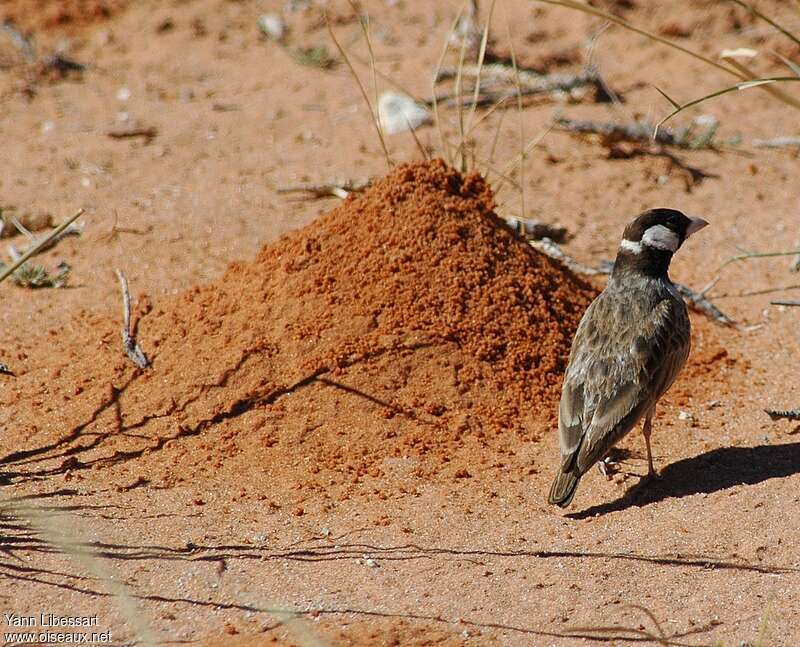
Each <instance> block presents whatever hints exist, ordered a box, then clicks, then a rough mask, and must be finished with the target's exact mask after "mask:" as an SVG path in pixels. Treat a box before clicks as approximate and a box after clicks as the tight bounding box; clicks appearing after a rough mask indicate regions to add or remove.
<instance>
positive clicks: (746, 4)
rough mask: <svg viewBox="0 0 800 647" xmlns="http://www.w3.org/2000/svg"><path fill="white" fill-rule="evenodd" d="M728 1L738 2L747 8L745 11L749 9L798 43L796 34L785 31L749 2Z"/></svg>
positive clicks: (730, 0) (741, 0) (731, 0)
mask: <svg viewBox="0 0 800 647" xmlns="http://www.w3.org/2000/svg"><path fill="white" fill-rule="evenodd" d="M728 1H729V2H733V3H734V4H738V5H739V6H740V7H742V8H744V9H747V11H749V12H750V13H751V14H753V15H754V16H756V17H757V18H761V20H763V21H764V22H766V23H769V24H770V25H771V26H772V27H774V28H775V29H777V30H778V31H779V32H781V33H782V34H783V35H784V36H786V37H787V38H789V39H791V40H793V41H794V42H795V44H796V45H800V39H798V38H797V36H795V35H794V34H792V33H791V32H790V31H787V30H786V29H784V28H783V27H781V26H780V25H779V24H778V23H776V22H775V21H774V20H772V19H771V18H768V17H767V16H765V15H764V14H763V13H761V12H760V11H759V10H758V9H756V8H755V7H754V6H753V5H751V4H750V3H749V2H744V1H743V0H728Z"/></svg>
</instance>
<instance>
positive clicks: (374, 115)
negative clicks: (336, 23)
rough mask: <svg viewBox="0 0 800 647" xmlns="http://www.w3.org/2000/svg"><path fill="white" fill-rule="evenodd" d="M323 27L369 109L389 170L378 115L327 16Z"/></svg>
mask: <svg viewBox="0 0 800 647" xmlns="http://www.w3.org/2000/svg"><path fill="white" fill-rule="evenodd" d="M325 25H326V26H327V27H328V33H329V34H330V36H331V40H332V41H333V43H334V45H336V49H338V50H339V54H341V56H342V59H343V60H344V62H345V63H346V64H347V67H348V69H349V70H350V74H352V76H353V79H355V82H356V85H357V86H358V89H359V90H360V91H361V96H362V97H363V98H364V102H365V103H366V104H367V108H368V109H369V112H370V115H371V117H372V124H373V125H374V126H375V132H376V133H378V139H379V140H380V142H381V148H382V149H383V155H384V157H385V158H386V165H387V166H388V167H389V168H392V166H393V162H392V158H391V156H390V155H389V149H388V148H387V147H386V140H385V139H384V137H383V129H382V128H381V124H380V121H379V120H378V114H377V113H376V112H375V110H374V109H373V107H372V103H371V102H370V100H369V96H368V95H367V90H366V88H364V84H363V83H361V79H359V78H358V74H356V70H355V68H354V67H353V64H352V63H351V62H350V59H349V58H348V57H347V54H346V53H345V51H344V48H343V47H342V46H341V44H339V41H338V40H337V39H336V35H335V34H334V33H333V27H332V26H331V21H330V19H329V18H328V16H327V14H326V15H325ZM373 68H374V63H373Z"/></svg>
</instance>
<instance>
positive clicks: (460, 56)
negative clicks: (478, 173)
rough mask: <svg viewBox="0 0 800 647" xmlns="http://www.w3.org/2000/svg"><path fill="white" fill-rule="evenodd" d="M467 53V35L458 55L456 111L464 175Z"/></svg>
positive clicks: (460, 156)
mask: <svg viewBox="0 0 800 647" xmlns="http://www.w3.org/2000/svg"><path fill="white" fill-rule="evenodd" d="M466 52H467V33H466V32H464V35H463V36H462V38H461V50H460V51H459V53H458V74H457V75H456V109H457V113H458V151H457V152H458V156H459V165H458V166H459V169H460V170H461V172H462V173H466V172H467V169H466V166H465V156H464V110H463V108H464V104H463V102H462V95H461V89H462V85H461V84H462V80H463V77H462V76H461V70H463V69H464V55H465V54H466Z"/></svg>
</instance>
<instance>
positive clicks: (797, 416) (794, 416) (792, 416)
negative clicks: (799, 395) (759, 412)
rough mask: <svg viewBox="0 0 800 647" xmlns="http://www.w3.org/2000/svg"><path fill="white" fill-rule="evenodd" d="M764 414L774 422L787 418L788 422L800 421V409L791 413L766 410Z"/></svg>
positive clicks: (779, 410)
mask: <svg viewBox="0 0 800 647" xmlns="http://www.w3.org/2000/svg"><path fill="white" fill-rule="evenodd" d="M764 413H766V414H767V415H768V416H769V417H770V418H772V419H773V420H780V419H782V418H785V419H786V420H800V407H798V408H797V409H792V410H791V411H783V410H781V409H764Z"/></svg>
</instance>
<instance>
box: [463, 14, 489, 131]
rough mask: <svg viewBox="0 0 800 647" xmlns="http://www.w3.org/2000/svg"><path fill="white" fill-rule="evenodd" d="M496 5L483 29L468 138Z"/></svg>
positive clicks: (468, 124) (476, 105)
mask: <svg viewBox="0 0 800 647" xmlns="http://www.w3.org/2000/svg"><path fill="white" fill-rule="evenodd" d="M494 5H495V0H492V4H491V5H489V17H488V18H487V19H486V26H485V27H484V28H483V37H482V38H481V48H480V52H479V53H478V66H477V67H478V69H477V70H476V72H475V91H474V93H473V95H472V107H471V108H470V111H469V116H468V117H467V137H469V134H470V133H471V132H472V128H473V123H472V121H473V119H474V118H475V110H476V109H477V107H478V96H479V95H480V92H481V68H483V61H484V58H485V57H486V44H487V43H488V42H489V27H490V26H491V24H492V15H493V14H494Z"/></svg>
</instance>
